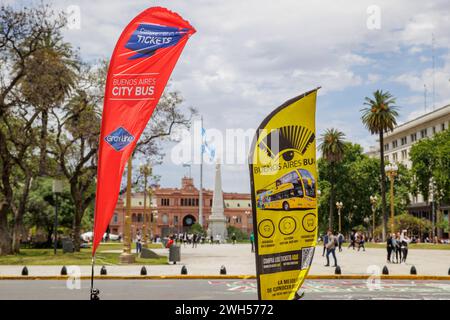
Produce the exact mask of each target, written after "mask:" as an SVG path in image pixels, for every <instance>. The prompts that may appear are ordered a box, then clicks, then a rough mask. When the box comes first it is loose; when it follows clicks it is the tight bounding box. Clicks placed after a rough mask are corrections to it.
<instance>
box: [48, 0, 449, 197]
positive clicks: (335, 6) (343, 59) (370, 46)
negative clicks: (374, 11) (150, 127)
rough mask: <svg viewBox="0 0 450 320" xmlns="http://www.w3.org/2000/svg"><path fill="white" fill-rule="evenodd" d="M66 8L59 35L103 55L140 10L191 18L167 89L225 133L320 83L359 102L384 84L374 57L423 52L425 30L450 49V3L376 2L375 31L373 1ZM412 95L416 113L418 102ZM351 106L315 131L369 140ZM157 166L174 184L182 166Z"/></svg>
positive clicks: (414, 78) (417, 84) (418, 78)
mask: <svg viewBox="0 0 450 320" xmlns="http://www.w3.org/2000/svg"><path fill="white" fill-rule="evenodd" d="M74 4H75V5H79V6H80V9H81V24H82V28H81V30H78V31H77V30H69V31H67V32H66V36H67V39H68V40H70V41H72V42H73V43H74V44H75V45H76V46H79V47H80V51H81V54H82V56H83V57H87V58H89V59H95V58H100V57H109V56H110V54H111V52H112V50H113V47H114V45H115V42H116V41H117V38H118V36H119V35H120V32H121V31H122V29H123V27H124V26H125V25H126V24H127V23H128V22H129V21H130V20H131V19H132V18H133V17H134V16H135V15H136V14H138V13H139V12H140V11H141V10H143V9H145V8H146V7H147V6H150V5H161V6H167V7H170V9H171V10H174V11H176V12H178V13H179V14H181V15H182V16H183V17H184V18H186V19H187V20H189V21H190V22H191V23H192V25H193V26H194V27H195V28H196V29H197V34H195V35H194V36H193V37H191V39H190V40H189V43H188V44H187V46H186V48H185V50H184V52H183V54H182V56H181V59H180V61H179V62H178V64H177V67H176V68H175V70H174V73H173V74H172V80H173V81H172V88H174V89H178V90H180V91H181V92H182V94H183V96H184V97H185V100H186V102H187V104H188V105H192V106H195V107H197V108H198V109H199V110H200V112H201V113H202V114H203V115H204V119H205V126H206V127H214V128H217V129H220V130H223V131H224V130H225V129H226V128H243V129H248V128H255V127H257V125H258V124H259V122H260V121H261V120H262V119H263V118H264V117H265V116H266V115H267V114H268V113H269V112H270V111H271V110H273V108H274V107H275V106H277V105H280V104H281V103H283V102H284V101H285V100H287V99H289V98H291V97H293V96H295V95H297V94H299V93H302V92H304V91H306V90H309V89H311V88H313V87H316V86H318V85H321V86H322V88H323V89H322V90H321V91H320V96H321V97H326V96H330V95H332V94H340V93H342V92H346V93H347V92H349V91H350V90H349V91H345V90H348V89H352V92H349V94H358V95H361V98H360V100H362V99H363V96H364V95H366V94H367V93H366V91H364V92H358V91H356V89H357V88H359V87H360V86H364V85H372V84H378V83H381V84H383V85H385V84H386V83H383V82H382V81H383V80H384V81H386V76H385V74H384V73H383V72H384V70H383V67H382V66H380V61H379V60H378V58H377V57H376V54H379V53H383V54H389V55H391V57H397V59H402V56H401V55H402V54H404V52H406V53H407V54H408V53H409V56H410V57H411V55H414V54H417V53H422V52H426V50H428V48H429V46H430V43H431V33H434V35H435V37H436V48H437V49H449V47H450V45H449V44H450V33H449V32H448V30H450V19H449V17H450V13H449V11H448V0H433V1H409V0H398V1H391V0H378V1H377V3H376V5H378V6H379V7H380V9H381V29H380V30H369V29H367V26H366V20H367V18H368V15H367V12H366V9H367V7H368V6H369V5H372V4H373V1H371V0H362V1H350V0H345V1H335V0H327V1H313V0H305V1H297V0H284V1H269V0H246V1H239V0H227V1H214V0H190V1H185V0H173V1H170V2H168V1H163V0H157V1H152V2H148V1H145V0H141V1H140V0H127V1H112V0H101V1H91V0H89V1H88V0H82V1H74V0H66V1H58V3H57V4H56V5H55V6H57V7H58V8H65V7H67V6H68V5H74ZM402 50H403V51H402ZM422 55H423V56H426V54H425V53H422ZM420 59H422V58H420ZM441 59H444V58H442V57H441ZM442 61H445V62H444V64H443V67H442V64H441V65H439V66H438V68H437V71H436V75H435V76H436V77H435V79H436V103H438V101H439V102H440V101H445V100H446V99H448V92H449V87H448V86H449V82H448V78H449V75H450V59H449V58H448V57H446V58H445V60H442ZM361 68H365V70H366V69H368V70H370V71H369V72H367V73H365V72H362V71H360V70H361ZM358 70H359V71H358ZM390 80H392V81H394V82H395V83H399V84H402V85H404V86H405V88H408V89H410V90H411V91H413V92H414V93H415V94H414V96H417V97H420V95H421V93H422V92H423V84H424V83H427V86H428V88H429V92H430V91H431V90H430V88H431V82H430V68H428V69H426V70H421V69H416V70H411V71H409V72H403V73H401V74H397V75H395V76H393V77H392V78H391V79H390ZM349 97H350V96H349ZM417 97H416V100H415V101H416V102H414V103H415V107H416V109H418V106H419V104H420V99H419V98H417ZM324 100H325V99H324ZM429 101H431V99H429ZM402 102H403V101H402ZM411 102H413V101H411ZM341 104H343V103H341ZM328 108H329V106H328ZM359 109H360V107H358V106H353V107H350V106H344V107H343V109H342V110H340V111H339V112H334V113H333V117H335V121H334V122H333V123H330V121H329V117H330V113H329V112H328V111H329V109H326V110H323V111H321V112H319V113H318V118H317V120H318V128H319V130H322V129H324V128H325V127H329V126H330V125H335V126H340V127H342V128H345V130H346V132H347V134H348V137H349V138H351V139H355V140H356V141H358V142H360V143H361V144H363V145H364V146H368V145H369V144H370V141H374V137H371V136H369V135H368V133H367V131H366V130H365V129H364V128H363V127H362V124H361V123H360V121H359V119H358V118H359V115H356V113H357V112H358V110H359ZM409 110H411V109H409ZM349 114H350V115H352V118H351V119H352V120H349V118H348V115H349ZM324 119H327V120H326V121H325V120H324ZM355 119H358V121H353V120H355ZM161 168H162V170H164V174H165V176H166V177H163V181H162V183H163V184H164V181H166V182H167V183H168V184H169V185H170V184H174V180H173V179H174V177H175V176H176V173H177V172H178V173H180V172H183V171H182V170H183V169H182V168H178V169H177V170H178V171H177V170H175V172H174V171H171V172H168V169H167V168H168V166H163V167H161ZM230 169H231V168H230ZM230 169H225V168H224V171H225V172H226V173H227V176H226V177H225V178H224V184H226V186H224V189H228V190H230V191H231V189H235V190H247V189H248V188H247V185H248V183H247V181H246V180H245V179H244V178H240V176H239V174H235V173H238V172H239V170H235V169H231V170H230ZM243 170H244V171H245V169H243ZM232 172H233V173H232ZM228 174H229V175H228ZM241 176H242V175H241ZM210 177H211V176H208V178H210ZM229 177H230V178H229ZM246 179H248V178H246ZM175 183H178V178H177V179H176V180H175ZM211 184H212V181H211ZM243 186H245V187H243Z"/></svg>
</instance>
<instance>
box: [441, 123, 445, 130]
mask: <svg viewBox="0 0 450 320" xmlns="http://www.w3.org/2000/svg"><path fill="white" fill-rule="evenodd" d="M444 130H445V123H443V124H441V131H444Z"/></svg>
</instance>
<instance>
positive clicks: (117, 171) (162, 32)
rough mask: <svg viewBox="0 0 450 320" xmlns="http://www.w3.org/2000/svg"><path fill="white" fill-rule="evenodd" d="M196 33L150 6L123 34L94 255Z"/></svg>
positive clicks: (110, 92) (104, 133) (109, 108)
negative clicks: (132, 161)
mask: <svg viewBox="0 0 450 320" xmlns="http://www.w3.org/2000/svg"><path fill="white" fill-rule="evenodd" d="M194 33H195V29H194V28H193V27H192V26H191V25H190V24H189V23H188V22H187V21H185V20H183V18H182V17H180V16H179V15H178V14H176V13H174V12H172V11H169V10H167V9H165V8H161V7H154V8H149V9H147V10H145V11H143V12H142V13H140V14H139V15H138V16H137V17H136V18H134V19H133V20H132V21H131V22H130V23H129V24H128V26H127V27H126V28H125V30H124V31H123V32H122V34H121V36H120V38H119V41H118V42H117V44H116V47H115V49H114V52H113V54H112V57H111V62H110V65H109V70H108V76H107V80H106V88H105V102H104V107H103V115H102V125H101V133H100V146H99V158H98V170H97V192H96V199H95V217H94V240H93V246H92V255H94V254H95V251H96V249H97V246H98V244H99V243H100V241H101V239H102V237H103V234H104V232H105V230H106V228H107V226H108V224H109V222H110V220H111V217H112V215H113V212H114V208H115V206H116V203H117V199H118V197H119V190H120V182H121V179H122V174H123V171H124V168H125V164H126V163H127V161H128V158H129V157H130V155H131V153H132V151H133V149H134V148H135V146H136V143H137V141H138V140H139V137H140V136H141V134H142V132H143V130H144V128H145V126H146V125H147V123H148V121H149V120H150V117H151V115H152V113H153V110H154V109H155V107H156V105H157V103H158V101H159V98H160V97H161V94H162V93H163V91H164V88H165V86H166V84H167V81H168V80H169V77H170V74H171V73H172V70H173V68H174V67H175V64H176V62H177V60H178V58H179V56H180V54H181V52H182V51H183V48H184V46H185V45H186V42H187V40H188V38H189V37H190V36H191V35H192V34H194Z"/></svg>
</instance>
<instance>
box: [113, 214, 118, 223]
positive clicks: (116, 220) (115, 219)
mask: <svg viewBox="0 0 450 320" xmlns="http://www.w3.org/2000/svg"><path fill="white" fill-rule="evenodd" d="M113 222H114V223H117V222H119V215H118V214H117V212H114V216H113Z"/></svg>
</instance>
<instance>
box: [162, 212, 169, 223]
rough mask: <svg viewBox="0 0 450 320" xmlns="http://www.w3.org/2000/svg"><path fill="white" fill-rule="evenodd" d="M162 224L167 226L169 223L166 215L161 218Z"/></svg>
mask: <svg viewBox="0 0 450 320" xmlns="http://www.w3.org/2000/svg"><path fill="white" fill-rule="evenodd" d="M162 223H163V224H168V223H169V217H168V216H167V214H165V215H163V217H162Z"/></svg>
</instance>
